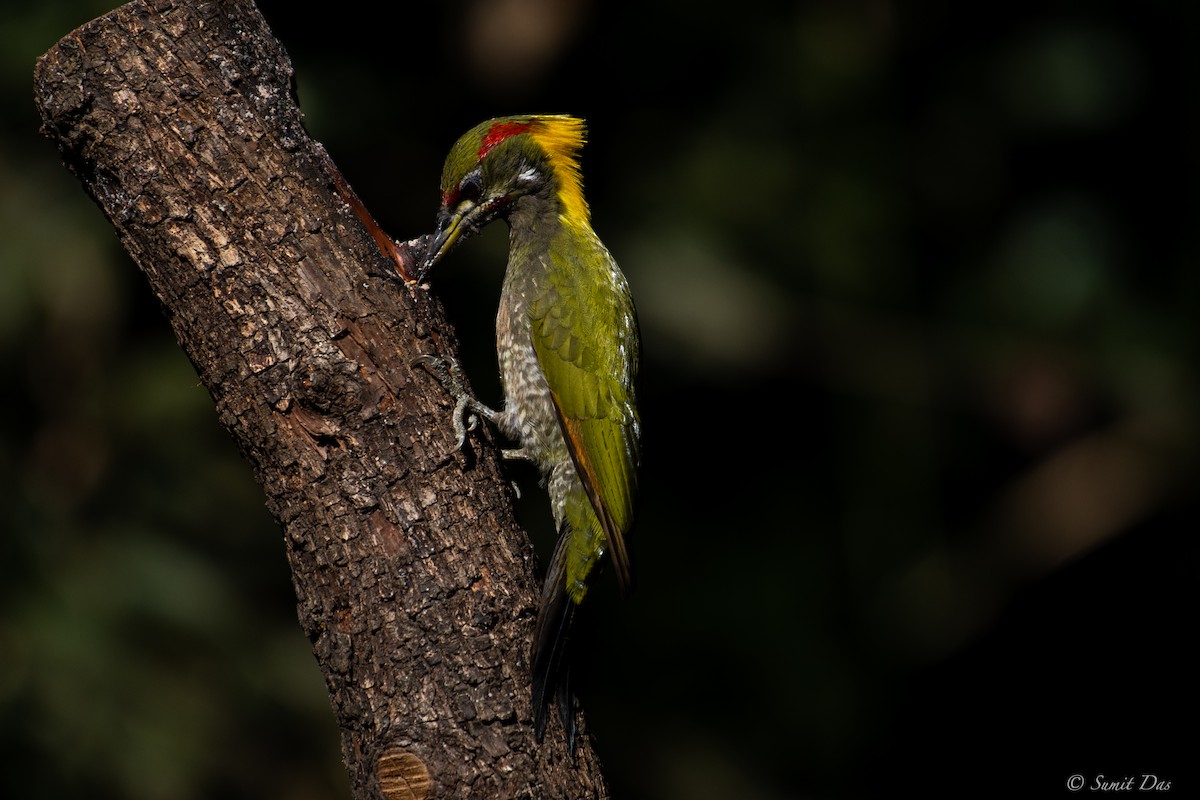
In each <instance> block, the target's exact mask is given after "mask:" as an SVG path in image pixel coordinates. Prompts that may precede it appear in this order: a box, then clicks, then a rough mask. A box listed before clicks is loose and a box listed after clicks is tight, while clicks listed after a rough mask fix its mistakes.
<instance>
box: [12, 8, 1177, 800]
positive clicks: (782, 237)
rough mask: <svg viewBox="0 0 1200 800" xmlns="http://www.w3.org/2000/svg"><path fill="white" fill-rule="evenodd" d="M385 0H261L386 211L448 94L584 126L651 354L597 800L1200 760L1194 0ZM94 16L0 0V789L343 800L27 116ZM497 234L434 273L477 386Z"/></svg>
mask: <svg viewBox="0 0 1200 800" xmlns="http://www.w3.org/2000/svg"><path fill="white" fill-rule="evenodd" d="M395 6H396V7H395V8H392V9H390V12H389V13H394V14H395V15H396V16H395V18H393V19H389V18H387V17H383V16H380V15H379V13H380V12H377V11H372V10H370V7H369V6H367V5H363V4H332V5H329V6H327V7H325V8H319V9H318V8H311V7H303V8H302V7H301V6H298V5H295V4H291V3H284V2H280V1H279V0H270V2H266V1H265V0H264V2H263V3H262V8H263V9H264V13H265V14H266V16H267V18H268V20H269V22H270V23H271V24H272V26H273V28H274V29H275V31H276V33H277V34H278V36H279V37H280V39H281V40H282V41H283V43H284V44H285V46H286V47H287V48H288V50H289V52H290V54H291V56H292V58H293V61H294V64H295V67H296V72H297V82H298V88H299V94H300V100H301V105H302V107H303V109H304V110H305V113H306V118H307V123H308V125H309V128H310V130H311V131H312V133H313V135H314V136H316V137H317V138H318V139H320V140H321V141H322V142H324V143H325V144H326V146H327V147H328V149H329V151H330V152H331V153H332V155H333V157H334V159H335V160H336V161H337V162H338V164H339V165H340V166H341V167H342V169H343V171H344V172H345V174H346V175H347V177H348V178H349V179H350V181H351V183H352V184H353V185H354V186H355V188H356V189H357V190H358V192H359V194H360V195H361V196H362V197H363V199H364V200H365V201H366V202H367V204H368V206H369V207H370V208H371V209H372V210H373V211H374V212H375V214H376V215H377V216H378V217H379V218H380V220H381V221H382V222H383V223H384V225H385V227H386V228H387V229H388V230H389V231H391V232H392V233H393V234H394V235H396V236H397V237H399V238H408V237H410V236H415V235H417V234H420V233H424V232H428V231H429V230H431V228H432V225H433V218H434V213H435V207H436V203H437V183H438V177H439V173H440V164H441V159H442V157H443V156H444V154H445V152H446V151H447V150H448V148H449V146H450V144H451V143H452V142H453V141H454V140H455V138H457V136H458V135H459V134H460V133H462V132H463V131H465V130H466V129H467V128H468V127H470V126H471V125H473V124H475V123H476V122H478V121H480V120H482V119H484V118H486V117H489V116H494V115H499V114H509V113H521V112H528V111H549V112H567V113H574V114H578V115H582V116H585V117H586V118H587V119H588V121H589V125H590V131H591V142H590V143H589V145H588V147H587V148H586V150H585V151H584V159H583V168H584V174H585V180H586V187H587V194H588V198H589V200H590V202H591V205H592V209H593V220H594V224H595V228H596V230H597V232H598V233H599V234H600V235H601V237H602V238H604V240H605V241H606V243H607V244H608V245H609V247H610V249H611V250H612V251H613V253H614V254H615V255H616V257H617V259H618V261H620V263H621V265H622V267H623V268H624V270H625V272H626V274H627V275H628V277H629V280H630V282H631V284H632V286H633V289H634V294H635V297H636V299H637V301H638V305H639V312H640V316H641V323H642V334H643V340H644V354H645V357H644V361H643V365H642V393H641V404H642V408H643V421H644V430H645V462H646V463H645V474H644V502H643V507H642V515H641V519H640V523H639V527H638V529H637V531H636V532H635V537H634V548H635V555H636V559H637V569H638V577H639V587H638V591H637V592H636V594H635V595H634V596H633V597H632V598H631V599H630V600H629V601H628V602H625V601H621V600H620V599H619V598H618V597H617V591H616V589H615V587H614V586H612V585H611V584H612V583H613V581H612V580H611V578H610V579H607V580H606V581H605V584H604V585H603V586H602V587H601V588H600V589H599V590H598V591H597V592H596V596H597V598H598V599H597V601H596V602H595V604H594V605H593V607H592V609H591V613H590V615H589V619H588V620H587V624H588V627H587V630H588V631H589V634H588V636H587V638H586V639H585V640H584V644H583V650H584V653H583V655H584V656H585V659H586V667H585V668H584V669H583V673H584V675H583V686H582V699H583V703H584V705H585V707H586V709H587V710H588V727H589V729H590V730H591V731H592V733H593V734H594V735H595V737H596V740H597V747H598V749H599V752H600V754H601V757H602V759H603V760H604V762H605V764H606V767H607V775H608V777H609V779H610V780H611V783H612V787H613V791H614V796H615V797H617V798H621V800H648V799H649V798H665V799H666V800H674V799H675V798H680V799H681V800H709V799H710V798H712V799H714V800H715V799H717V798H745V799H746V800H781V799H782V798H877V797H878V798H884V797H892V796H896V795H897V794H904V795H909V796H925V797H929V796H953V797H1040V796H1060V795H1067V794H1068V792H1067V790H1066V784H1067V782H1068V779H1069V778H1070V777H1071V776H1072V775H1081V776H1083V778H1084V780H1085V790H1084V791H1083V792H1081V794H1088V795H1093V796H1094V795H1095V794H1097V793H1099V792H1097V791H1093V788H1094V787H1095V785H1096V781H1097V780H1098V779H1099V778H1098V776H1101V775H1103V776H1104V777H1105V779H1107V780H1112V781H1122V780H1124V779H1125V778H1126V777H1133V778H1134V784H1133V786H1134V787H1135V788H1136V787H1138V786H1141V785H1143V783H1144V782H1145V779H1144V778H1143V777H1142V776H1143V774H1147V773H1148V774H1153V775H1155V776H1157V778H1158V779H1159V780H1160V781H1166V782H1169V783H1170V791H1169V792H1167V794H1168V795H1169V796H1188V795H1194V794H1195V792H1196V786H1197V784H1198V783H1200V774H1198V771H1197V770H1198V768H1197V766H1196V758H1195V753H1196V743H1197V742H1196V735H1195V719H1196V715H1197V711H1198V708H1197V702H1196V692H1195V689H1194V686H1195V674H1196V670H1197V658H1196V656H1195V654H1194V640H1195V634H1196V613H1195V612H1196V606H1197V602H1196V601H1197V591H1196V588H1195V587H1196V580H1197V578H1196V576H1197V571H1198V568H1200V557H1198V551H1197V547H1198V545H1197V539H1196V533H1197V530H1200V526H1198V524H1197V523H1198V522H1200V495H1198V492H1197V483H1196V481H1197V477H1198V474H1197V473H1198V470H1197V466H1198V464H1197V457H1196V448H1197V444H1198V442H1200V413H1198V409H1200V396H1198V395H1200V386H1198V383H1197V372H1196V370H1195V368H1194V367H1195V364H1196V363H1197V358H1196V356H1197V352H1196V350H1197V345H1198V344H1200V337H1198V336H1197V327H1198V326H1197V323H1196V317H1197V310H1198V309H1200V272H1198V271H1197V266H1198V264H1200V247H1198V237H1197V225H1196V223H1197V205H1198V203H1197V200H1198V197H1197V184H1196V168H1197V142H1200V130H1198V128H1200V125H1198V119H1200V117H1198V112H1197V108H1198V106H1197V101H1198V99H1200V98H1198V96H1197V91H1196V79H1197V77H1198V76H1200V57H1198V56H1197V55H1196V53H1197V52H1200V51H1198V49H1197V45H1198V43H1200V42H1198V40H1197V33H1198V27H1197V16H1198V15H1197V11H1196V7H1195V6H1194V5H1193V4H1189V3H1184V2H1176V3H1170V2H1161V1H1158V2H1156V1H1154V0H1148V1H1147V2H1141V3H1117V2H1112V3H1104V2H1089V3H1070V2H1044V3H1029V4H1021V3H993V4H974V3H961V4H959V3H943V4H928V3H922V4H908V3H904V4H901V3H889V2H883V1H882V0H877V1H875V2H797V3H778V2H774V3H772V2H761V1H759V0H745V2H740V3H722V4H716V3H708V4H704V3H694V2H683V0H655V1H654V2H643V3H636V4H635V3H608V2H598V1H595V0H594V1H593V2H571V1H570V0H495V1H494V2H483V1H482V0H479V1H478V2H446V3H428V4H418V3H411V4H395ZM110 7H111V6H110V5H109V4H108V3H105V2H96V1H95V0H91V1H90V2H82V1H81V0H77V1H76V2H67V1H66V0H61V1H60V2H44V3H36V4H35V3H21V4H18V3H15V2H12V0H5V2H4V5H0V103H2V108H3V111H2V117H0V226H2V228H0V369H2V373H0V374H3V376H4V391H3V403H4V406H3V411H4V413H3V416H2V417H0V492H3V495H2V498H0V499H2V507H3V509H4V511H3V516H2V519H3V522H2V523H0V526H2V529H3V536H4V539H3V542H4V548H3V555H0V570H2V572H0V789H2V790H3V793H4V795H5V796H6V797H30V798H43V797H45V798H58V797H66V796H70V795H83V794H86V795H87V796H89V797H92V798H133V799H134V800H140V799H141V798H146V799H147V800H150V799H157V798H170V799H172V800H174V799H176V798H178V799H180V800H185V799H189V798H211V797H230V798H239V797H245V798H249V797H275V798H289V799H290V800H308V798H328V797H345V796H347V794H348V789H347V783H346V778H345V776H344V774H343V772H342V769H341V766H340V754H339V751H338V738H337V731H336V728H335V726H334V723H333V719H332V715H331V713H330V711H329V706H328V701H327V698H326V696H325V693H324V687H323V684H322V680H321V677H320V673H319V671H318V669H317V667H316V664H315V661H314V660H313V659H312V656H311V654H310V653H309V650H308V643H307V641H306V640H305V639H304V637H303V636H302V634H301V632H300V630H299V626H298V625H297V623H296V620H295V613H294V596H293V594H292V589H291V585H290V579H289V574H288V570H287V565H286V561H285V558H284V552H283V548H282V546H281V537H280V534H279V530H278V528H277V527H276V526H275V524H274V523H273V522H272V520H271V519H270V518H269V516H268V515H267V513H266V512H265V510H264V509H263V504H262V497H261V494H260V492H259V490H258V487H257V486H256V484H255V483H254V481H253V479H252V477H251V475H250V472H249V469H248V467H247V466H246V465H245V464H243V463H242V462H241V460H240V459H239V456H238V454H237V452H236V448H235V447H234V445H233V443H232V441H231V440H230V438H229V437H228V436H227V435H226V434H225V433H224V432H223V431H222V430H221V429H220V428H219V426H218V425H217V423H216V419H215V415H214V414H213V411H212V406H211V402H210V400H209V398H208V396H207V394H206V392H205V391H204V390H203V388H202V387H201V386H199V383H198V381H197V378H196V376H195V373H194V371H193V370H192V368H191V366H190V364H189V363H188V361H187V359H186V358H185V357H184V356H183V354H182V352H181V351H180V350H179V349H178V347H177V346H176V345H175V343H174V341H173V339H172V337H171V333H170V330H169V328H168V326H167V324H166V322H165V320H164V319H163V317H162V315H161V313H160V311H159V308H158V306H157V303H156V301H155V300H154V299H153V297H152V296H151V295H150V294H149V291H148V290H147V288H146V287H145V285H144V282H143V280H142V278H141V276H140V274H139V273H138V272H137V271H136V269H135V268H134V267H133V266H132V264H131V263H130V262H129V260H128V258H127V257H126V256H125V255H124V253H123V252H122V251H121V250H120V248H119V247H118V245H117V243H116V241H115V237H114V236H113V234H112V231H111V228H109V226H108V225H107V223H106V222H105V221H104V219H103V218H102V216H101V215H100V213H99V211H98V210H97V209H96V208H95V207H94V206H93V205H92V204H91V203H90V202H89V200H88V199H87V198H86V196H85V195H84V193H83V192H82V191H81V189H80V187H79V185H78V183H77V182H76V181H75V180H74V178H73V177H72V176H71V175H70V174H69V173H68V172H67V171H66V170H65V169H64V168H63V167H62V166H61V165H60V163H59V161H58V158H57V153H56V152H55V150H54V148H53V147H52V146H51V145H50V144H49V143H48V142H47V141H46V140H43V139H41V138H39V136H38V135H37V125H38V121H37V116H36V111H35V109H34V106H33V102H32V98H31V82H32V78H31V76H32V69H33V63H34V59H35V57H36V56H37V55H38V54H40V53H42V52H44V51H45V50H46V49H47V48H49V47H50V46H51V45H52V44H53V43H54V42H55V41H56V40H57V39H58V38H60V37H61V36H63V35H65V34H66V33H67V32H69V31H70V30H71V29H72V28H74V27H76V26H77V25H79V24H82V23H84V22H86V21H87V20H88V19H91V18H92V17H94V16H97V15H99V14H101V13H104V12H105V11H107V10H109V8H110ZM504 251H505V238H504V231H503V226H495V229H493V230H491V231H489V232H488V233H487V234H486V235H484V236H483V237H481V238H480V240H478V241H475V242H473V243H471V244H470V245H468V246H464V247H463V248H461V249H460V250H458V251H456V252H455V254H454V256H453V257H451V258H450V259H449V260H448V261H447V262H446V263H445V264H444V265H443V266H442V267H441V268H440V270H439V272H438V273H437V275H436V276H435V282H434V289H435V291H437V292H438V293H439V294H440V295H442V296H443V297H444V298H445V300H446V302H447V304H448V306H449V307H450V310H451V313H452V315H453V317H454V318H455V320H456V321H457V323H458V325H459V331H460V335H461V338H462V339H463V341H464V344H465V346H466V349H467V352H466V355H465V359H466V366H467V369H468V371H469V373H470V374H471V377H472V379H473V381H474V383H475V385H476V388H477V390H478V391H479V393H480V395H481V397H482V398H483V399H485V400H487V401H491V402H498V399H499V397H498V393H499V387H498V384H497V382H496V379H495V370H496V368H495V357H494V352H493V349H492V348H493V345H492V342H493V339H492V337H493V329H492V324H493V318H494V312H495V304H496V299H497V295H498V291H499V281H500V276H501V272H502V263H503V261H504ZM513 474H514V476H515V477H517V478H518V479H520V480H522V481H523V483H524V490H525V496H526V501H525V502H524V503H523V505H522V508H521V514H522V518H523V519H524V520H525V521H526V522H527V525H528V527H529V528H530V529H531V530H533V531H534V532H535V533H536V534H537V535H538V538H539V541H540V543H541V545H542V546H545V544H546V543H545V538H546V537H545V535H546V529H547V524H546V517H547V516H548V510H547V508H546V504H545V497H544V494H542V493H541V491H540V490H539V489H538V488H537V487H536V484H535V481H534V480H533V476H532V475H531V474H529V473H528V472H523V471H521V470H520V469H515V470H514V473H513ZM1189 642H1191V643H1192V644H1189ZM1132 793H1136V792H1132Z"/></svg>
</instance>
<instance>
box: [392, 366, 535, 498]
mask: <svg viewBox="0 0 1200 800" xmlns="http://www.w3.org/2000/svg"><path fill="white" fill-rule="evenodd" d="M417 364H424V365H425V366H426V367H427V368H428V369H429V371H430V372H432V373H433V376H434V377H435V378H437V379H438V383H440V384H442V386H443V387H445V389H446V391H447V392H449V393H450V395H451V396H452V397H453V398H454V418H453V422H454V434H455V436H456V437H457V440H456V441H455V444H454V449H455V450H461V449H462V447H463V445H464V444H466V442H467V431H473V430H475V425H476V424H477V423H478V422H479V417H483V418H484V419H486V420H487V421H488V422H490V423H492V424H493V425H495V426H496V428H497V429H498V430H499V431H500V432H501V433H503V434H504V435H505V436H508V437H509V438H520V434H519V432H517V431H514V430H512V429H511V428H512V424H511V423H512V416H511V415H507V414H504V413H503V412H500V411H494V410H492V409H490V408H488V407H487V406H485V405H484V404H483V403H481V402H479V401H478V400H476V399H475V398H474V397H472V396H471V393H470V392H468V391H467V388H466V381H465V380H463V372H462V365H460V364H459V363H458V362H457V361H456V360H454V359H453V358H450V359H443V358H439V357H438V356H432V355H423V356H418V357H417V359H416V360H415V361H413V365H414V366H415V365H417ZM500 455H501V457H502V458H504V459H507V460H510V461H532V462H534V463H537V459H536V458H535V457H534V455H533V453H531V452H530V451H529V450H528V449H526V448H525V447H520V448H517V449H507V450H501V451H500ZM518 494H519V492H518Z"/></svg>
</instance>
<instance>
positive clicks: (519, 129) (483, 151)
mask: <svg viewBox="0 0 1200 800" xmlns="http://www.w3.org/2000/svg"><path fill="white" fill-rule="evenodd" d="M532 127H533V123H532V122H497V123H496V124H495V125H493V126H492V127H490V128H488V131H487V133H485V134H484V135H483V141H481V142H480V143H479V160H480V161H482V160H483V157H484V156H486V155H487V154H488V153H489V152H491V149H492V148H493V147H495V146H496V145H498V144H500V143H501V142H503V141H504V140H505V139H507V138H509V137H510V136H516V135H518V134H521V133H525V132H526V131H528V130H529V129H530V128H532Z"/></svg>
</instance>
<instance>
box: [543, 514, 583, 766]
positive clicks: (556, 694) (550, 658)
mask: <svg viewBox="0 0 1200 800" xmlns="http://www.w3.org/2000/svg"><path fill="white" fill-rule="evenodd" d="M569 527H570V526H569V524H568V523H567V522H566V521H565V520H564V521H563V524H562V529H561V530H560V531H559V536H558V542H557V543H556V544H555V546H554V555H553V556H551V558H550V568H549V569H548V570H547V571H546V582H545V583H544V584H543V585H542V601H541V606H540V607H539V608H538V618H537V631H536V633H535V635H534V637H533V658H532V661H533V730H534V735H535V736H536V737H537V740H538V742H539V743H540V742H541V741H542V737H543V735H544V734H545V733H546V717H547V715H548V714H549V713H550V704H551V703H553V702H555V701H557V703H558V713H559V717H560V718H561V719H562V725H563V730H564V731H565V732H566V735H567V749H568V750H569V751H570V752H574V751H575V735H576V732H577V731H576V726H575V695H574V694H573V693H572V691H571V681H570V678H571V663H570V658H569V656H568V653H567V649H568V644H569V641H570V635H571V623H572V621H573V620H574V618H575V608H576V605H575V603H574V602H573V601H572V600H571V598H570V597H568V596H567V592H566V577H567V548H568V542H569V540H570V538H571V536H570V534H571V532H570V530H569Z"/></svg>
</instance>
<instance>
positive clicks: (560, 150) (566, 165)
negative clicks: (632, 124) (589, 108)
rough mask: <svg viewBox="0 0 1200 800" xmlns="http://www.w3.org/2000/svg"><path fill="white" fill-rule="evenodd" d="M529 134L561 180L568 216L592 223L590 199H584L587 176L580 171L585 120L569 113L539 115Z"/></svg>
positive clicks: (563, 201) (585, 137)
mask: <svg viewBox="0 0 1200 800" xmlns="http://www.w3.org/2000/svg"><path fill="white" fill-rule="evenodd" d="M530 121H531V122H532V123H533V125H532V127H531V128H530V130H529V136H530V138H532V139H533V140H534V141H535V142H537V144H538V146H539V147H541V148H542V150H544V151H545V153H546V158H547V159H548V160H549V161H550V166H551V167H552V168H553V169H554V173H555V174H556V175H557V176H558V180H559V187H560V188H559V198H560V199H561V200H562V204H563V207H564V208H565V209H566V216H567V218H568V219H571V220H574V221H577V222H582V223H584V224H587V222H588V205H587V200H584V199H583V176H582V174H581V173H580V171H579V151H580V149H581V148H582V147H583V143H584V142H585V141H586V140H587V130H586V128H585V127H584V124H583V120H581V119H579V118H578V117H568V116H565V115H557V114H555V115H543V116H535V117H533V118H532V119H531V120H530Z"/></svg>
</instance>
